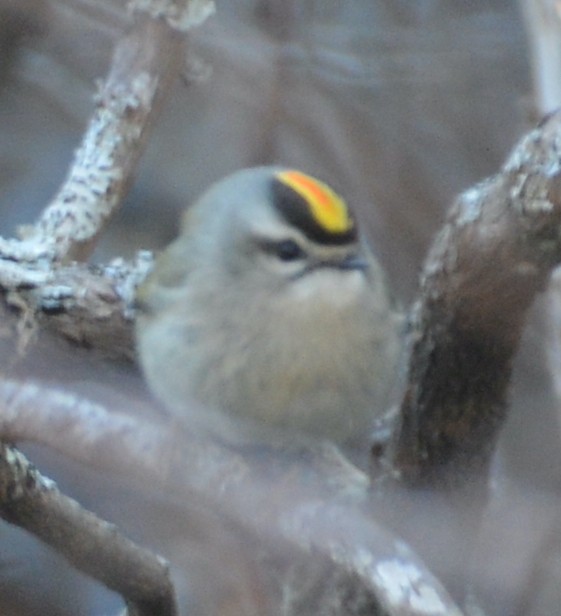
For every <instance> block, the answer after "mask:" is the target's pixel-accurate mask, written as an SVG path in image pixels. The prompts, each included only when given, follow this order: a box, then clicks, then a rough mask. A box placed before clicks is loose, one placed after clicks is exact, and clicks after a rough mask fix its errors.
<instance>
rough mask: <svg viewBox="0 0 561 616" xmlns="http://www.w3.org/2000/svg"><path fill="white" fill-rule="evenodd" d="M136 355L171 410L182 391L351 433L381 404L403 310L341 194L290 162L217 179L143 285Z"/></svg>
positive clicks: (293, 423) (349, 436) (233, 411)
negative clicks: (398, 308) (394, 301)
mask: <svg viewBox="0 0 561 616" xmlns="http://www.w3.org/2000/svg"><path fill="white" fill-rule="evenodd" d="M137 305H138V318H137V326H136V335H137V346H138V354H139V358H140V362H141V365H142V367H143V370H144V373H145V376H146V378H147V381H148V384H149V386H150V388H151V390H152V392H153V393H154V395H155V396H156V397H157V398H158V399H160V400H161V402H162V403H163V404H164V405H165V407H167V409H168V410H169V411H170V412H171V413H172V414H174V415H179V416H184V415H185V412H186V407H187V405H188V404H189V402H191V404H192V401H198V402H199V403H201V404H202V405H203V406H204V407H205V408H209V409H214V410H218V411H220V412H222V413H224V414H226V415H227V416H229V417H230V418H234V419H236V420H237V419H239V420H240V421H241V422H243V423H244V424H246V425H251V426H253V427H254V428H255V432H254V434H259V435H260V436H259V438H261V437H262V436H263V435H264V434H269V433H270V434H274V435H276V436H278V435H282V436H283V437H285V438H290V436H291V435H305V436H306V437H312V438H314V439H321V440H325V439H327V440H328V441H331V442H332V443H335V444H337V445H346V444H351V443H353V442H357V441H361V440H364V439H365V438H366V437H367V436H368V433H369V430H370V428H371V426H372V423H373V421H374V419H375V418H376V417H378V416H380V415H381V414H382V413H383V412H384V411H385V410H386V406H385V405H386V403H387V394H388V390H389V388H390V387H391V384H392V381H393V377H394V373H395V368H396V363H397V358H398V353H399V346H400V330H401V322H402V320H401V317H400V315H399V313H398V312H397V311H395V310H394V309H393V307H392V304H391V302H390V300H389V296H388V291H387V287H386V283H385V280H384V275H383V272H382V270H381V268H380V265H379V264H378V262H377V260H376V258H375V257H374V255H373V254H372V252H371V250H370V249H369V247H368V246H367V244H366V242H365V240H364V238H363V237H362V236H361V235H360V233H359V229H358V226H357V221H356V219H355V217H354V215H353V213H352V211H351V209H350V208H349V207H348V206H347V204H346V203H345V202H344V201H343V199H342V198H341V197H340V196H339V195H338V194H336V193H335V192H334V191H333V190H332V189H331V188H330V187H329V186H328V185H326V184H325V183H323V182H321V181H319V180H317V179H315V178H313V177H311V176H309V175H307V174H305V173H303V172H301V171H298V170H295V169H290V168H282V167H257V168H252V169H246V170H242V171H238V172H236V173H234V174H233V175H231V176H229V177H227V178H225V179H223V180H221V181H219V182H217V183H216V184H214V185H213V186H212V187H211V188H210V189H209V190H208V191H207V192H206V193H205V194H204V195H203V196H202V197H201V198H200V199H199V200H198V201H197V202H196V203H195V204H194V205H193V206H192V207H191V208H189V209H188V211H187V212H186V214H185V216H184V219H183V225H182V230H181V233H180V235H179V237H178V238H177V239H176V240H175V241H174V242H173V243H172V244H171V245H170V246H169V247H168V248H167V249H165V250H164V251H163V252H162V253H161V255H160V256H159V257H158V258H157V260H156V263H155V266H154V269H153V271H152V272H151V273H150V274H149V275H148V278H147V280H146V281H145V282H144V283H143V285H142V286H141V288H140V289H139V291H138V301H137Z"/></svg>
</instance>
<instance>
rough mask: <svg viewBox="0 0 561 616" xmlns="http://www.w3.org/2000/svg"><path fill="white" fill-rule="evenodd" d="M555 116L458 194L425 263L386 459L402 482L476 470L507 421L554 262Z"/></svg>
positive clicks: (560, 181) (557, 217)
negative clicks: (532, 314)
mask: <svg viewBox="0 0 561 616" xmlns="http://www.w3.org/2000/svg"><path fill="white" fill-rule="evenodd" d="M560 224H561V115H560V114H556V115H554V116H552V117H551V118H549V119H548V120H547V121H546V122H544V124H543V125H542V126H540V127H538V128H537V129H535V130H534V131H532V132H531V133H529V134H528V135H527V136H526V137H525V138H524V139H523V140H522V141H521V142H520V143H519V144H518V145H517V147H516V148H515V149H514V151H513V153H512V154H511V156H510V158H509V159H508V161H507V163H506V164H505V166H504V168H503V170H502V171H501V173H500V174H498V175H497V176H495V177H493V178H491V179H490V180H487V181H486V182H484V183H482V184H481V185H479V186H477V187H476V188H474V189H471V190H469V191H467V192H466V193H464V194H463V195H462V196H461V197H460V198H459V199H458V201H457V203H456V204H455V206H454V207H453V208H452V210H451V212H450V214H449V216H448V219H447V222H446V225H445V226H444V228H443V230H442V231H441V232H440V234H439V236H438V237H437V239H436V241H435V243H434V245H433V247H432V250H431V251H430V254H429V256H428V259H427V261H426V264H425V267H424V274H423V278H422V289H421V294H420V298H419V300H418V301H417V302H416V304H415V306H414V310H413V313H412V324H411V334H410V341H411V355H410V359H409V370H408V375H407V385H406V391H405V397H404V400H403V403H402V407H401V414H400V423H399V425H398V427H397V430H396V434H395V442H394V447H393V450H392V454H391V455H392V456H393V458H392V464H393V468H394V471H396V473H397V475H398V476H399V478H400V479H401V480H403V481H405V482H406V483H408V484H410V485H417V486H419V485H421V486H429V485H430V486H433V487H435V486H440V487H451V486H455V487H460V486H465V485H466V482H470V481H473V480H474V478H476V477H480V478H482V479H483V482H484V481H485V477H486V470H487V468H488V463H489V460H490V456H491V454H492V452H493V449H494V445H495V441H496V438H497V433H498V430H499V429H500V427H501V426H502V424H503V421H504V418H505V416H506V410H507V409H506V403H507V396H508V386H509V382H510V376H511V364H512V359H513V356H514V354H515V352H516V350H517V346H518V342H519V339H520V335H521V331H522V328H523V326H524V321H525V317H526V314H527V311H528V308H529V307H530V305H531V303H532V302H533V300H534V298H535V296H536V294H537V293H538V292H539V291H541V290H543V289H544V287H545V285H546V284H547V281H548V277H549V275H550V273H551V271H552V269H553V267H554V266H555V265H557V264H558V263H559V262H560V261H561V239H560V237H561V236H560V233H559V227H560Z"/></svg>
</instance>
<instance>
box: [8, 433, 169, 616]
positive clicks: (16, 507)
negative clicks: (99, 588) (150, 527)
mask: <svg viewBox="0 0 561 616" xmlns="http://www.w3.org/2000/svg"><path fill="white" fill-rule="evenodd" d="M0 515H1V516H2V518H3V519H4V520H6V521H7V522H10V523H12V524H16V525H17V526H19V527H21V528H23V529H25V530H27V531H28V532H30V533H33V534H34V535H35V536H36V537H38V538H39V539H41V540H42V541H44V542H45V543H46V544H47V545H49V546H51V547H52V548H54V549H55V550H57V552H59V553H60V554H62V555H63V556H64V557H65V558H66V559H67V560H68V561H69V562H70V563H71V564H72V565H74V566H75V567H76V568H77V569H79V570H80V571H82V572H84V573H86V574H88V575H90V576H92V577H93V578H95V579H97V580H99V581H100V582H102V583H103V584H105V585H106V586H107V587H108V588H110V589H112V590H114V591H115V592H118V593H120V594H121V595H122V596H123V597H125V600H126V601H127V604H128V605H129V615H130V616H175V615H176V614H177V608H176V605H175V598H174V592H173V588H172V585H171V582H170V579H169V575H168V566H167V564H166V563H165V562H164V561H163V560H162V559H161V558H159V557H157V556H155V555H154V554H152V553H150V552H148V551H147V550H143V549H142V548H139V547H138V546H136V545H135V544H134V543H132V542H131V541H129V540H128V539H125V538H124V537H123V536H121V535H120V534H119V533H118V532H117V531H116V529H115V527H114V526H112V525H111V524H108V523H107V522H104V521H102V520H100V519H99V518H97V517H96V516H94V515H93V514H92V513H89V512H88V511H85V510H84V509H82V508H81V507H80V505H78V503H77V502H76V501H74V500H72V499H70V498H68V497H67V496H64V495H63V494H61V493H60V492H59V491H58V489H57V488H56V486H55V484H54V483H53V482H52V481H50V480H48V479H45V478H44V477H43V476H42V475H41V474H40V473H39V472H38V471H37V470H36V469H35V468H34V467H33V466H32V465H30V464H29V462H28V461H27V460H26V458H25V457H24V456H23V455H22V454H21V453H20V452H19V451H17V450H16V449H14V448H13V447H10V446H8V445H5V444H0Z"/></svg>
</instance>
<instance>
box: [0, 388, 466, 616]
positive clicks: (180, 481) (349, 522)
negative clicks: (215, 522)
mask: <svg viewBox="0 0 561 616" xmlns="http://www.w3.org/2000/svg"><path fill="white" fill-rule="evenodd" d="M0 410H1V413H0V417H1V418H2V423H1V425H0V433H2V434H3V435H4V436H5V437H6V438H10V439H12V440H33V441H35V442H39V443H41V444H46V445H48V446H49V447H52V448H54V449H55V450H57V451H59V452H60V453H62V454H64V455H66V456H69V457H72V458H74V459H77V460H79V461H80V462H81V463H83V464H86V465H87V466H88V467H89V468H97V469H98V470H102V471H110V472H111V473H115V472H116V471H118V472H119V473H122V475H123V476H126V477H127V481H128V482H129V483H132V482H134V483H136V484H137V485H138V486H139V487H140V488H141V489H144V490H147V489H148V490H150V489H153V485H154V484H156V485H158V486H160V487H161V488H162V489H165V491H166V493H167V494H173V497H174V499H178V500H186V501H187V502H190V501H192V500H193V499H194V500H195V501H196V502H197V503H202V502H204V503H205V504H206V505H207V506H208V507H209V508H210V509H211V510H214V511H220V512H221V513H222V515H229V516H231V517H232V518H233V519H234V520H235V521H236V522H237V523H238V524H239V525H241V526H242V528H243V529H244V530H245V531H247V532H249V533H250V534H251V536H253V537H255V536H257V537H258V538H259V545H260V547H261V549H262V548H263V546H264V545H272V546H273V547H272V551H273V553H275V546H276V549H278V545H282V546H283V553H284V551H285V550H286V549H289V550H291V551H293V553H294V560H295V561H300V560H302V558H304V557H307V556H308V555H309V554H310V553H312V554H314V555H315V562H316V564H317V559H320V560H322V561H323V562H325V563H327V565H328V568H329V569H330V570H331V571H332V575H335V577H336V578H337V580H338V583H339V584H340V592H339V594H338V595H336V596H335V597H334V596H330V597H329V600H330V601H331V602H333V601H336V600H341V597H345V598H346V599H348V598H349V597H350V596H352V597H355V599H356V600H357V601H359V600H360V602H362V603H365V604H366V605H370V606H371V609H374V608H375V609H377V610H381V613H382V614H388V615H395V614H404V615H410V616H414V615H419V616H421V615H424V616H430V615H431V614H432V615H434V616H437V615H438V616H440V615H442V614H447V615H448V616H459V615H460V612H459V610H458V608H457V607H456V606H455V605H454V603H453V602H452V600H451V599H450V597H449V596H448V594H447V593H446V591H445V590H444V588H443V587H442V585H441V584H440V583H439V582H438V580H437V579H436V578H435V577H434V576H433V575H432V574H431V573H430V572H429V571H428V570H427V569H426V567H425V566H424V565H423V563H422V562H421V561H420V560H419V558H418V557H417V556H416V555H415V554H414V553H413V551H412V550H410V549H409V548H408V547H407V546H406V545H405V543H403V542H402V541H399V540H397V538H396V537H394V536H393V535H391V534H390V533H389V532H388V531H386V530H385V529H384V528H383V527H382V526H381V525H379V524H378V523H376V522H375V521H374V520H372V516H371V513H370V511H369V510H368V509H369V507H370V505H371V503H370V502H369V492H368V483H367V482H365V480H364V475H363V474H362V473H360V471H358V470H356V469H354V467H352V466H351V465H350V464H349V463H348V462H346V461H345V460H344V459H343V458H342V457H341V456H337V455H335V456H333V455H332V452H331V451H330V450H328V451H327V452H326V453H325V455H323V454H319V455H318V452H312V453H311V457H308V458H307V459H306V460H304V461H303V462H302V460H295V459H294V458H292V457H290V456H289V457H286V456H284V455H283V454H282V453H279V454H278V455H276V454H275V453H274V452H272V455H267V456H260V455H257V456H255V457H254V456H252V454H251V453H248V452H246V453H244V454H243V455H242V454H240V452H237V451H233V450H231V449H230V448H228V447H225V446H220V445H217V444H216V443H215V442H213V441H210V440H208V438H204V437H203V436H202V435H200V434H196V435H189V434H185V433H179V432H178V426H177V425H175V424H174V425H173V426H167V427H162V426H161V425H154V424H150V423H148V422H143V421H141V420H139V419H137V418H135V417H132V416H127V415H125V414H120V413H118V412H115V411H112V412H109V411H108V410H106V409H104V408H103V407H102V406H100V405H98V404H94V403H91V402H90V401H88V400H84V399H82V398H79V397H77V396H74V395H72V394H68V393H66V392H61V391H57V390H53V389H50V388H46V387H42V386H39V385H37V384H34V383H18V382H15V381H2V382H0ZM61 434H64V438H61V437H60V435H61ZM185 469H188V472H185ZM92 558H93V557H92ZM96 567H97V565H96ZM274 571H275V576H274V577H275V582H276V583H277V584H278V583H286V584H289V582H288V581H286V580H287V570H286V568H285V569H283V568H282V567H281V568H280V569H275V570H274ZM298 577H299V579H297V580H296V581H295V582H294V583H292V585H291V587H290V592H291V593H294V594H296V595H297V594H298V593H299V592H308V593H309V592H312V589H308V587H307V580H306V579H305V578H303V579H300V576H298ZM303 588H304V589H306V591H305V590H303ZM314 592H315V591H314ZM306 598H307V601H308V602H309V601H313V602H316V603H314V605H316V607H318V613H319V612H320V611H321V610H320V606H321V605H322V604H321V601H322V600H327V599H325V598H324V597H323V595H322V594H321V593H320V594H319V595H318V596H315V594H314V595H313V596H311V597H310V596H309V595H308V596H307V597H306ZM288 613H291V612H288ZM296 613H297V612H296Z"/></svg>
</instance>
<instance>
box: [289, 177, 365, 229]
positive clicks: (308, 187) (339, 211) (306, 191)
mask: <svg viewBox="0 0 561 616" xmlns="http://www.w3.org/2000/svg"><path fill="white" fill-rule="evenodd" d="M277 177H278V179H279V180H280V181H281V182H283V183H284V184H286V185H287V186H290V188H292V190H294V191H296V192H297V193H298V194H299V195H300V196H301V197H302V198H303V199H304V200H305V201H306V203H307V204H308V207H309V210H310V214H311V216H312V218H313V219H314V220H315V221H316V222H317V224H318V225H319V226H320V227H322V228H323V229H324V230H325V231H327V232H328V233H348V232H349V231H351V230H352V228H353V227H354V221H353V219H352V218H351V215H350V213H349V210H348V208H347V205H346V203H345V202H344V201H343V199H341V197H339V195H338V194H337V193H336V192H334V191H333V190H332V189H331V188H330V187H329V186H328V185H327V184H324V183H323V182H320V181H319V180H316V179H315V178H313V177H311V176H309V175H306V174H305V173H302V172H301V171H295V170H292V169H291V170H288V171H282V172H280V173H279V174H278V175H277Z"/></svg>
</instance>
